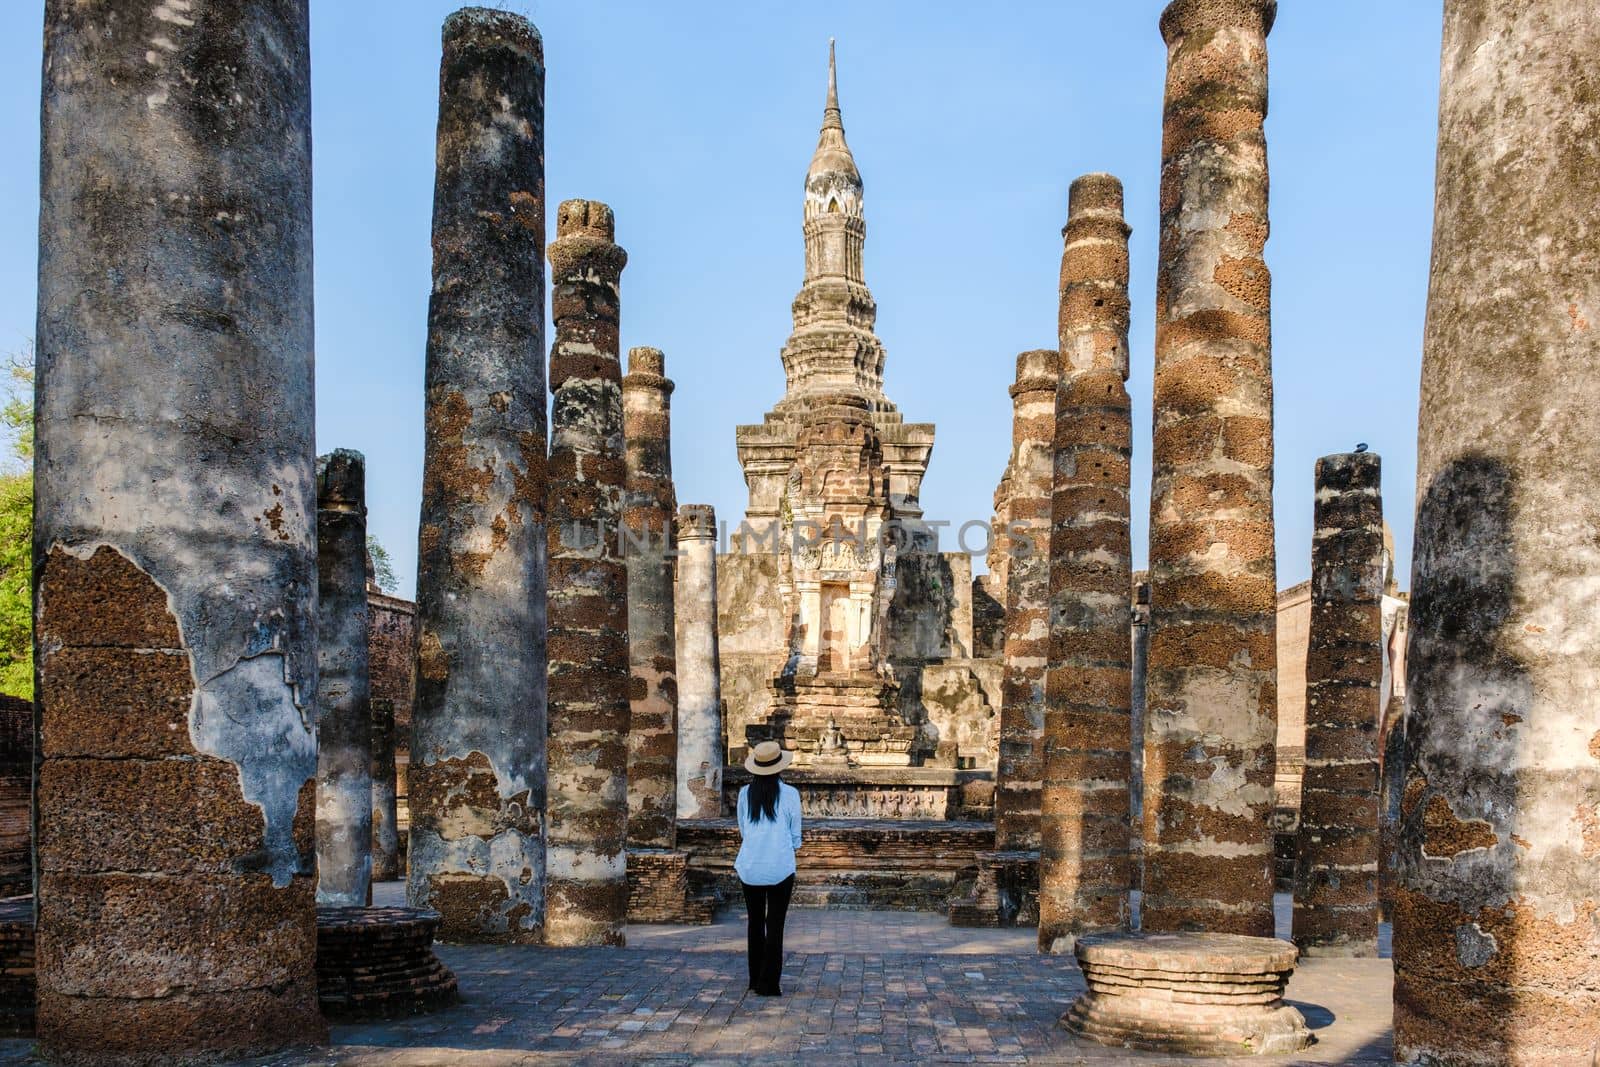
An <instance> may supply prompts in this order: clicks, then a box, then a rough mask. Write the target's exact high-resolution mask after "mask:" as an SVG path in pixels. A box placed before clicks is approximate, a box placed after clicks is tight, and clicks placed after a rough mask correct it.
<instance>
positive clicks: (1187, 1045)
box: [1061, 933, 1312, 1057]
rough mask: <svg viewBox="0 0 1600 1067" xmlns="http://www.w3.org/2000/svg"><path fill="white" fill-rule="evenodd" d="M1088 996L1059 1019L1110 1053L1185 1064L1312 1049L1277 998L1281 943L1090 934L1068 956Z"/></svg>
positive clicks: (1296, 1015)
mask: <svg viewBox="0 0 1600 1067" xmlns="http://www.w3.org/2000/svg"><path fill="white" fill-rule="evenodd" d="M1073 951H1074V953H1075V954H1076V956H1077V957H1078V966H1079V968H1081V969H1082V971H1083V978H1084V981H1085V983H1087V985H1088V987H1089V988H1088V991H1087V992H1085V993H1084V994H1083V995H1082V996H1080V997H1079V998H1078V999H1077V1000H1076V1001H1074V1002H1073V1005H1072V1007H1071V1009H1069V1010H1068V1012H1067V1014H1066V1016H1065V1017H1063V1018H1062V1020H1061V1022H1062V1025H1063V1026H1065V1027H1066V1028H1067V1030H1068V1031H1070V1032H1071V1033H1074V1034H1077V1035H1079V1036H1081V1037H1086V1038H1088V1039H1089V1040H1091V1041H1096V1042H1099V1043H1100V1044H1102V1045H1109V1046H1111V1047H1112V1048H1134V1049H1145V1050H1147V1051H1151V1052H1166V1053H1173V1054H1176V1055H1183V1056H1229V1057H1234V1056H1279V1055H1283V1054H1285V1053H1290V1052H1297V1051H1299V1050H1300V1049H1302V1048H1305V1047H1306V1046H1307V1045H1309V1044H1311V1041H1312V1037H1311V1031H1310V1030H1308V1029H1306V1021H1305V1018H1304V1017H1303V1016H1302V1015H1301V1014H1300V1012H1299V1010H1298V1009H1296V1008H1295V1007H1294V1006H1292V1005H1290V1004H1286V1003H1285V1002H1284V1000H1283V991H1284V987H1285V986H1287V985H1288V982H1289V975H1290V974H1291V973H1293V971H1294V959H1295V950H1294V946H1293V945H1291V944H1289V942H1287V941H1278V940H1276V939H1273V938H1269V937H1242V936H1240V935H1238V934H1196V933H1190V934H1180V935H1172V934H1155V935H1149V934H1128V933H1118V934H1090V935H1088V936H1086V937H1081V938H1079V939H1078V940H1077V942H1076V944H1075V945H1074V949H1073Z"/></svg>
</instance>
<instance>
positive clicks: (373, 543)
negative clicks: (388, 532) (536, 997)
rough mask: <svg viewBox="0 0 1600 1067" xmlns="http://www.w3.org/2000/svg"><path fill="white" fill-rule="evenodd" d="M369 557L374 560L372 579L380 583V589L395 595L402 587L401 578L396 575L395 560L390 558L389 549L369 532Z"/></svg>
mask: <svg viewBox="0 0 1600 1067" xmlns="http://www.w3.org/2000/svg"><path fill="white" fill-rule="evenodd" d="M367 557H368V558H369V559H371V560H372V580H373V581H374V582H376V583H378V588H379V589H382V590H383V591H384V592H385V593H388V594H390V595H393V594H394V591H395V590H396V589H398V588H400V579H398V578H396V577H395V575H394V560H392V559H390V558H389V550H388V549H387V548H384V547H383V543H382V542H380V541H379V540H378V539H377V538H376V537H375V536H373V535H372V534H367Z"/></svg>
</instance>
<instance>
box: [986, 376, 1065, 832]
mask: <svg viewBox="0 0 1600 1067" xmlns="http://www.w3.org/2000/svg"><path fill="white" fill-rule="evenodd" d="M1058 365H1059V361H1058V358H1057V354H1056V352H1055V351H1054V350H1052V349H1036V350H1034V351H1031V352H1024V353H1022V354H1021V355H1019V356H1018V357H1017V380H1016V383H1015V384H1014V385H1012V386H1011V463H1010V465H1009V466H1008V467H1007V471H1008V473H1009V476H1010V477H1009V487H1008V495H1007V499H1006V546H1007V553H1008V557H1009V560H1008V566H1007V572H1006V626H1005V646H1004V653H1003V657H1004V660H1003V661H1004V665H1005V673H1004V675H1003V676H1002V683H1001V689H1000V756H999V763H998V766H997V767H996V773H995V791H994V831H995V848H997V849H1000V850H1003V851H1008V850H1019V849H1036V848H1038V847H1039V782H1040V779H1041V777H1042V776H1043V774H1044V767H1043V766H1042V754H1041V748H1042V746H1043V739H1044V673H1045V664H1046V661H1047V660H1048V659H1049V655H1050V479H1051V474H1050V471H1051V462H1052V457H1053V448H1052V442H1053V439H1054V436H1055V424H1056V379H1057V376H1058V371H1057V367H1058Z"/></svg>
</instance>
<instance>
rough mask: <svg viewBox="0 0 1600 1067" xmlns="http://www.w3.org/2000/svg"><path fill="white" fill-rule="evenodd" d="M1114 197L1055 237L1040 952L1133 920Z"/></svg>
mask: <svg viewBox="0 0 1600 1067" xmlns="http://www.w3.org/2000/svg"><path fill="white" fill-rule="evenodd" d="M1129 232H1130V231H1129V228H1128V224H1127V223H1126V222H1125V221H1124V220H1123V213H1122V183H1121V182H1120V181H1118V180H1117V179H1116V178H1114V177H1112V176H1111V175H1109V174H1089V175H1085V176H1084V177H1081V178H1079V179H1078V180H1077V181H1075V182H1073V183H1072V189H1071V192H1070V194H1069V196H1068V206H1067V225H1066V228H1065V229H1064V230H1063V231H1062V236H1063V239H1064V248H1063V250H1062V256H1061V298H1060V319H1059V329H1060V344H1061V351H1060V362H1061V381H1060V387H1059V389H1058V391H1057V392H1056V394H1055V396H1054V397H1053V398H1052V399H1053V401H1054V403H1055V439H1054V456H1055V461H1054V482H1053V491H1052V496H1051V511H1050V564H1049V581H1050V627H1049V630H1050V642H1049V672H1048V675H1047V678H1046V682H1045V697H1046V704H1045V744H1044V797H1043V810H1044V820H1043V834H1042V837H1043V843H1042V848H1041V850H1040V854H1039V948H1040V951H1044V952H1051V951H1065V950H1067V949H1069V948H1071V946H1072V943H1073V940H1074V938H1075V937H1076V935H1078V934H1080V933H1085V932H1090V931H1094V930H1105V929H1112V928H1116V927H1121V926H1125V925H1127V923H1128V919H1129V910H1128V889H1129V886H1130V884H1131V879H1132V873H1133V872H1132V871H1131V869H1130V864H1129V830H1130V828H1129V823H1128V819H1129V810H1128V809H1129V796H1128V783H1129V774H1130V770H1131V768H1130V757H1129V748H1130V744H1131V729H1132V723H1131V716H1132V701H1133V693H1132V670H1131V666H1132V665H1131V663H1130V660H1131V657H1132V654H1133V643H1132V642H1133V637H1132V634H1133V631H1132V626H1133V619H1132V618H1131V615H1130V607H1131V605H1130V600H1131V597H1132V583H1133V570H1132V567H1133V556H1132V548H1131V546H1130V542H1129V499H1130V496H1129V488H1128V487H1129V469H1130V468H1129V464H1130V459H1131V456H1132V451H1133V423H1132V416H1131V413H1130V409H1129V400H1128V390H1127V386H1126V384H1125V383H1126V382H1127V379H1128V319H1129V304H1128V234H1129Z"/></svg>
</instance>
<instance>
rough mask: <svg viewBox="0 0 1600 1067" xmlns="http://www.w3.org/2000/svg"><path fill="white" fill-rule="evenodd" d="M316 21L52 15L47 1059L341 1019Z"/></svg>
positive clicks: (44, 273)
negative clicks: (325, 926) (316, 200)
mask: <svg viewBox="0 0 1600 1067" xmlns="http://www.w3.org/2000/svg"><path fill="white" fill-rule="evenodd" d="M309 30H310V27H309V18H308V14H307V5H306V3H305V0H234V2H231V3H228V4H226V5H222V6H221V7H220V8H218V9H214V10H213V9H208V10H206V11H205V12H196V13H195V16H194V17H188V18H179V17H175V16H173V15H172V12H171V10H170V9H169V8H168V7H165V6H160V5H151V4H146V5H130V4H125V3H119V2H114V0H72V2H70V3H69V2H67V0H50V2H49V3H47V4H46V5H45V15H44V55H45V62H44V80H43V93H42V116H41V132H42V152H41V158H42V167H41V189H40V192H41V195H40V215H39V320H38V332H37V352H38V365H37V374H38V379H37V381H38V386H37V394H36V414H35V420H36V421H35V428H36V432H37V443H36V458H35V468H34V487H35V501H36V508H35V521H34V529H33V534H34V542H33V559H34V568H35V570H34V624H35V626H34V629H35V641H36V644H35V656H36V660H35V662H36V665H37V671H38V683H39V685H38V692H37V708H36V713H37V717H38V718H37V728H38V738H39V757H40V763H39V766H38V772H37V779H36V793H35V814H36V826H37V831H38V836H37V844H38V850H37V884H38V928H37V936H38V957H37V960H38V963H37V978H38V1031H39V1038H40V1045H41V1051H42V1052H43V1054H44V1055H45V1056H46V1057H48V1058H49V1059H51V1060H53V1061H56V1062H94V1063H102V1062H118V1061H128V1060H133V1059H139V1060H140V1061H141V1062H151V1061H154V1060H158V1059H159V1060H163V1061H178V1060H182V1061H188V1060H191V1059H200V1058H227V1057H235V1056H243V1055H248V1054H256V1053H262V1052H267V1051H270V1050H274V1049H277V1048H281V1047H283V1046H285V1045H288V1044H293V1043H299V1042H308V1041H316V1040H318V1039H319V1038H320V1037H321V1036H322V1035H323V1034H325V1032H326V1030H325V1027H324V1025H323V1022H322V1019H321V1017H320V1015H319V1014H318V1011H317V994H316V978H315V948H316V915H315V901H314V895H315V886H314V881H313V879H314V869H313V859H314V855H315V842H314V830H313V826H314V815H315V810H314V805H315V773H316V765H317V753H316V723H315V717H316V697H317V620H316V584H315V583H316V566H317V546H316V526H315V518H314V516H315V512H316V469H315V462H316V456H315V451H314V443H313V417H312V416H313V400H312V389H313V356H312V352H313V327H312V235H311V78H310V47H309V45H310V40H309V37H310V34H309ZM151 42H159V47H158V46H156V45H153V44H152V43H151Z"/></svg>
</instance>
